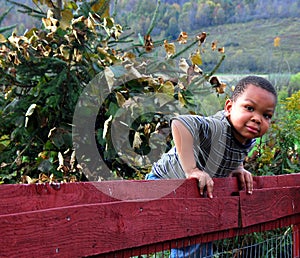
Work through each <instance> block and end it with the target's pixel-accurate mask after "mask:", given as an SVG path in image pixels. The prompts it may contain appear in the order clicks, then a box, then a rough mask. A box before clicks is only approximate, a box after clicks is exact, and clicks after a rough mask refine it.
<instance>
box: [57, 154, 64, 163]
mask: <svg viewBox="0 0 300 258" xmlns="http://www.w3.org/2000/svg"><path fill="white" fill-rule="evenodd" d="M58 163H59V166H63V165H64V158H63V155H62V154H61V152H59V153H58Z"/></svg>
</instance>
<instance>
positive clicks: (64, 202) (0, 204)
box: [0, 183, 114, 215]
mask: <svg viewBox="0 0 300 258" xmlns="http://www.w3.org/2000/svg"><path fill="white" fill-rule="evenodd" d="M0 196H1V198H0V215H1V214H2V215H4V214H13V213H19V212H27V211H35V210H42V209H50V208H59V207H64V206H72V205H78V204H88V203H98V202H111V201H114V198H112V197H110V196H108V195H106V194H104V193H102V192H101V191H99V190H98V189H97V188H96V187H95V186H94V185H93V184H91V183H69V184H59V185H50V184H31V185H24V184H23V185H21V184H18V185H0Z"/></svg>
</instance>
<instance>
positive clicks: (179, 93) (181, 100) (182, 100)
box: [178, 91, 186, 107]
mask: <svg viewBox="0 0 300 258" xmlns="http://www.w3.org/2000/svg"><path fill="white" fill-rule="evenodd" d="M178 101H179V103H180V105H181V106H182V107H184V106H185V104H186V101H185V99H184V97H183V95H182V93H181V92H180V91H179V92H178Z"/></svg>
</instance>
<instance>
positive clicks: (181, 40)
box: [177, 31, 188, 44]
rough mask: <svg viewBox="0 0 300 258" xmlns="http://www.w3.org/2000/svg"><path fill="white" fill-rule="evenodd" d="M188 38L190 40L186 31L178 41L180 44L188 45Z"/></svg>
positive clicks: (180, 35)
mask: <svg viewBox="0 0 300 258" xmlns="http://www.w3.org/2000/svg"><path fill="white" fill-rule="evenodd" d="M187 38H188V34H187V33H186V32H184V31H182V32H181V33H180V34H179V36H178V38H177V41H178V42H179V44H186V43H187Z"/></svg>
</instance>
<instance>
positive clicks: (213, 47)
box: [211, 41, 217, 51]
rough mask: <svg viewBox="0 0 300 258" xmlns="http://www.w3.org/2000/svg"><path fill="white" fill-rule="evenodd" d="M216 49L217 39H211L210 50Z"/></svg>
mask: <svg viewBox="0 0 300 258" xmlns="http://www.w3.org/2000/svg"><path fill="white" fill-rule="evenodd" d="M216 49H217V41H213V42H212V43H211V50H212V51H215V50H216Z"/></svg>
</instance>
